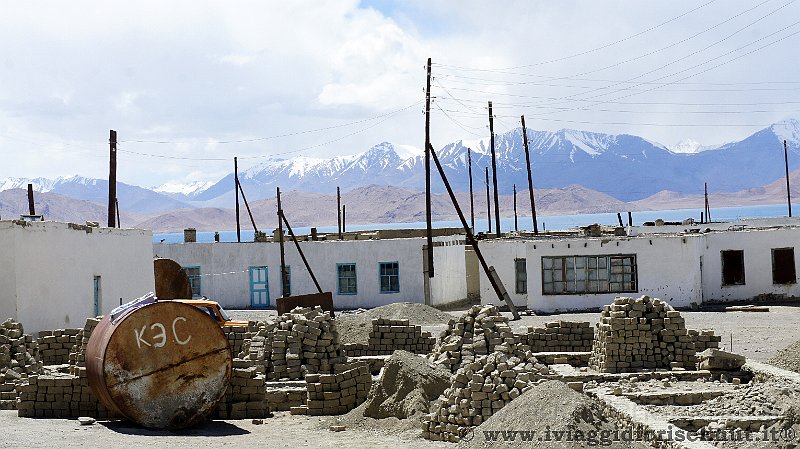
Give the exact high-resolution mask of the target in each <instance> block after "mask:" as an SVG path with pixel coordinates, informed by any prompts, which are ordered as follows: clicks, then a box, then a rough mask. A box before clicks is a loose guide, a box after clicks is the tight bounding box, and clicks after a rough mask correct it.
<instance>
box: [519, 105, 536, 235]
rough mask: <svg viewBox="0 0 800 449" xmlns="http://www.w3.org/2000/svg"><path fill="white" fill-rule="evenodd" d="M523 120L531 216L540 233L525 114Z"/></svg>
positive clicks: (534, 226) (534, 229) (521, 117)
mask: <svg viewBox="0 0 800 449" xmlns="http://www.w3.org/2000/svg"><path fill="white" fill-rule="evenodd" d="M520 119H521V120H522V144H523V145H524V147H525V168H527V169H528V193H529V194H530V196H531V218H533V233H534V234H538V233H539V223H538V222H537V221H536V201H535V200H534V199H533V176H531V153H530V151H529V150H528V129H527V128H526V127H525V116H524V115H523V116H520Z"/></svg>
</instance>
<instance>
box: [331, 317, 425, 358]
mask: <svg viewBox="0 0 800 449" xmlns="http://www.w3.org/2000/svg"><path fill="white" fill-rule="evenodd" d="M435 344H436V339H435V338H434V337H432V336H431V334H430V332H422V327H420V326H415V325H412V324H409V322H408V320H390V319H386V318H376V319H373V320H372V331H370V333H369V343H368V344H366V345H364V344H349V345H345V346H344V350H345V353H346V354H347V355H348V356H350V357H360V356H372V355H391V354H392V353H393V352H394V351H395V350H398V349H402V350H404V351H408V352H412V353H414V354H427V353H429V352H431V349H433V346H434V345H435Z"/></svg>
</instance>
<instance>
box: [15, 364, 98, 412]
mask: <svg viewBox="0 0 800 449" xmlns="http://www.w3.org/2000/svg"><path fill="white" fill-rule="evenodd" d="M19 390H20V391H19V402H18V403H17V414H18V415H19V416H22V417H28V418H34V417H35V418H77V417H79V416H92V417H94V418H101V419H103V418H109V417H111V415H110V414H109V413H108V411H106V410H105V408H103V406H102V405H100V403H99V402H98V400H97V399H96V398H95V397H94V395H92V394H91V392H90V390H89V383H88V380H87V378H86V377H78V376H73V375H71V374H51V375H39V376H31V377H29V378H28V382H27V383H26V384H23V385H21V386H20V387H19Z"/></svg>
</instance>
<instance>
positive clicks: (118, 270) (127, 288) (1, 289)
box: [0, 221, 154, 333]
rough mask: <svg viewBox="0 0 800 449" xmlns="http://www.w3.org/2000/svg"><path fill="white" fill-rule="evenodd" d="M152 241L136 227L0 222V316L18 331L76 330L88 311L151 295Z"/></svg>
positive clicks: (47, 222)
mask: <svg viewBox="0 0 800 449" xmlns="http://www.w3.org/2000/svg"><path fill="white" fill-rule="evenodd" d="M152 238H153V237H152V233H151V232H150V231H144V230H138V229H114V228H91V232H87V231H86V230H85V229H73V228H71V227H70V225H68V224H67V223H58V222H52V221H44V222H25V225H24V226H23V225H20V224H17V222H14V221H0V317H2V318H3V319H4V318H6V317H10V318H14V319H16V320H18V321H20V322H21V323H22V324H23V326H24V328H25V332H26V333H34V332H38V331H40V330H49V329H61V328H65V327H83V325H84V323H85V320H86V318H87V317H90V316H95V312H96V311H99V312H100V314H105V313H108V312H110V311H111V310H112V309H113V308H114V307H117V306H119V304H120V301H123V302H127V301H130V300H132V299H135V298H137V297H139V296H142V295H144V294H147V293H148V292H151V291H153V289H154V280H153V254H152V251H151V242H152ZM95 277H99V278H98V286H99V290H98V293H99V295H98V298H97V299H98V304H97V306H95ZM95 307H97V310H96V309H95Z"/></svg>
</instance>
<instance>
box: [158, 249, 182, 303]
mask: <svg viewBox="0 0 800 449" xmlns="http://www.w3.org/2000/svg"><path fill="white" fill-rule="evenodd" d="M153 272H154V275H155V284H156V297H157V298H158V299H187V298H191V297H192V286H191V284H190V283H189V277H188V276H186V273H185V272H184V271H183V269H182V268H181V266H180V264H178V262H175V261H174V260H172V259H166V258H163V257H159V258H156V259H153Z"/></svg>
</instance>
